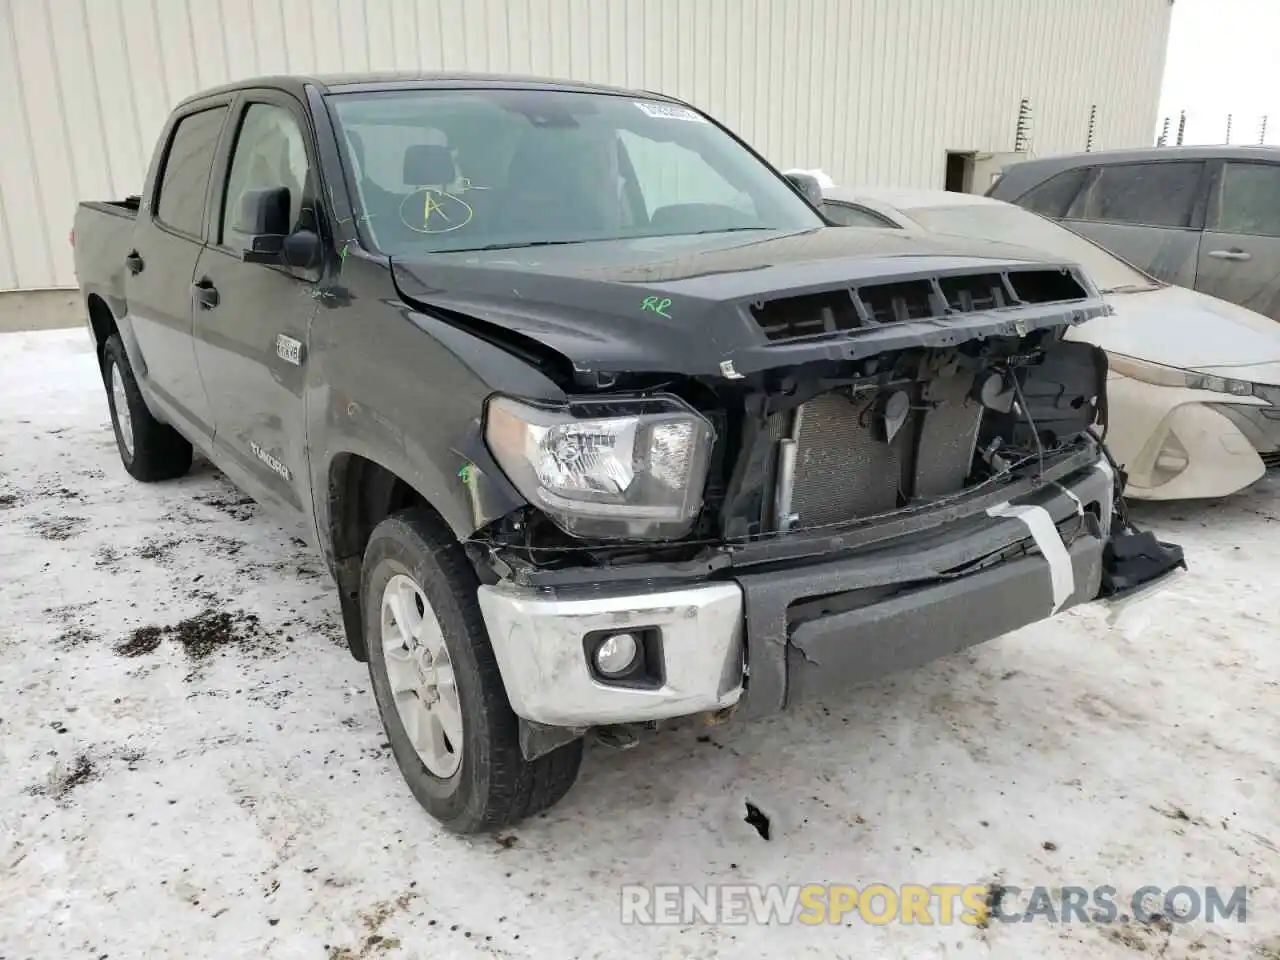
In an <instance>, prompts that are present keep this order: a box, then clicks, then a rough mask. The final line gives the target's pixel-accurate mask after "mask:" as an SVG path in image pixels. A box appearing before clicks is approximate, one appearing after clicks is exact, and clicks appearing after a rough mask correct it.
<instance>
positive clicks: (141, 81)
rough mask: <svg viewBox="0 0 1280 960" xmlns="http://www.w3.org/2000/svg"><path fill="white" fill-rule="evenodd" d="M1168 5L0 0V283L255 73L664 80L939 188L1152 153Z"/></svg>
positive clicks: (832, 159)
mask: <svg viewBox="0 0 1280 960" xmlns="http://www.w3.org/2000/svg"><path fill="white" fill-rule="evenodd" d="M1170 6H1171V5H1170V3H1169V0H1070V2H1069V3H1067V2H1061V0H1058V2H1050V0H805V2H797V0H58V2H56V3H55V2H48V0H0V145H2V147H0V290H4V289H14V288H38V287H50V286H71V285H74V283H75V278H74V275H73V272H72V262H71V250H70V248H69V246H68V244H67V240H66V237H67V231H68V229H69V228H70V226H71V219H72V215H73V212H74V207H75V202H76V201H77V200H79V199H82V198H92V199H103V198H115V197H122V196H124V195H126V194H129V193H137V192H138V191H139V189H140V188H141V185H142V179H143V176H144V174H145V170H146V165H147V162H148V161H149V159H150V155H151V150H152V147H153V141H154V138H155V136H156V134H157V132H158V131H159V130H160V128H161V126H162V125H163V123H164V120H165V117H166V116H167V114H168V112H169V109H170V107H171V105H172V104H174V103H175V102H177V101H178V100H180V99H182V98H183V97H185V96H188V95H189V94H191V93H194V92H196V91H198V90H200V89H202V88H205V87H210V86H214V85H216V84H220V83H225V82H227V81H228V80H232V79H237V78H241V77H247V76H253V75H255V74H270V73H285V72H294V73H305V72H308V71H326V72H335V71H362V70H370V69H408V70H418V69H422V70H435V69H445V70H450V69H453V70H459V69H466V70H479V71H495V72H513V73H533V74H543V75H551V76H562V77H572V78H578V79H589V80H597V81H604V82H607V83H614V84H620V85H624V86H634V87H642V88H647V89H652V90H660V91H662V92H664V93H670V94H674V95H676V96H680V97H683V98H685V99H688V100H690V101H692V102H693V103H696V104H697V105H698V106H700V107H702V108H703V109H705V110H707V111H708V112H710V113H712V114H714V115H715V116H717V117H718V118H720V119H721V120H723V121H724V122H726V123H727V124H728V125H729V126H730V127H732V128H733V129H734V130H736V131H737V132H738V133H739V134H741V135H742V136H743V137H744V138H746V139H747V140H748V141H749V142H751V143H752V144H753V145H754V146H755V147H756V148H757V149H759V150H760V151H761V152H762V153H763V154H764V155H765V156H767V157H768V158H769V159H770V160H772V161H773V162H774V163H776V164H778V165H780V166H784V167H786V166H793V165H795V166H803V167H821V168H823V169H824V170H826V171H828V172H829V173H831V174H832V175H833V176H834V177H835V178H836V179H837V180H838V181H840V182H844V183H860V184H867V185H903V186H920V187H928V186H941V185H942V177H943V165H944V155H945V151H947V150H949V149H951V150H977V151H1009V150H1012V149H1013V138H1014V129H1015V123H1016V118H1017V111H1018V102H1019V100H1020V99H1021V98H1022V97H1028V98H1030V100H1031V105H1032V113H1033V123H1032V128H1031V141H1032V146H1033V150H1034V152H1036V153H1038V154H1041V155H1044V154H1051V153H1058V152H1062V151H1067V150H1079V149H1083V148H1084V145H1085V135H1086V130H1087V126H1088V119H1089V107H1090V104H1095V103H1096V104H1097V105H1098V123H1097V129H1096V133H1095V146H1096V148H1097V149H1105V148H1107V147H1120V146H1131V145H1137V144H1144V143H1147V142H1149V141H1150V140H1151V138H1152V132H1153V130H1154V127H1155V123H1156V114H1157V105H1158V98H1159V88H1160V79H1161V74H1162V71H1163V66H1164V54H1165V44H1166V40H1167V37H1168V31H1169V18H1170Z"/></svg>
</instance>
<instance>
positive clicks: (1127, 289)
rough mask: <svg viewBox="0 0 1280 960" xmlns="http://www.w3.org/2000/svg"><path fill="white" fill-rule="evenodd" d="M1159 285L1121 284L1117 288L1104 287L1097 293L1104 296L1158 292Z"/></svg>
mask: <svg viewBox="0 0 1280 960" xmlns="http://www.w3.org/2000/svg"><path fill="white" fill-rule="evenodd" d="M1159 289H1160V285H1159V284H1156V283H1122V284H1121V285H1120V286H1118V287H1104V288H1103V289H1102V290H1099V291H1098V292H1099V293H1101V294H1103V295H1104V296H1105V295H1106V294H1108V293H1144V292H1145V291H1147V290H1159Z"/></svg>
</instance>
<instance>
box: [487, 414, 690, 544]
mask: <svg viewBox="0 0 1280 960" xmlns="http://www.w3.org/2000/svg"><path fill="white" fill-rule="evenodd" d="M485 440H486V442H487V443H488V445H489V450H490V451H491V452H492V453H493V456H494V459H495V460H497V462H498V465H499V466H500V467H502V470H503V472H504V473H506V475H507V478H508V479H509V480H510V481H511V482H512V484H514V485H515V487H516V489H517V490H519V491H520V493H521V494H523V495H524V497H525V498H526V499H528V501H529V502H530V503H532V504H534V505H536V506H538V507H541V508H542V510H543V511H544V512H545V513H546V514H547V515H548V516H549V517H550V518H551V519H552V520H553V521H555V523H556V524H557V525H558V526H559V527H560V528H561V529H562V530H564V531H565V532H566V533H569V534H572V535H574V536H579V537H602V538H605V537H616V538H638V539H650V540H655V539H663V538H675V537H681V536H684V535H685V534H686V533H688V532H689V530H690V529H691V528H692V527H693V522H694V520H695V518H696V517H697V515H698V511H699V510H700V509H701V507H702V488H703V486H704V485H705V483H706V479H707V462H708V460H709V459H710V456H711V449H712V446H713V445H714V443H715V431H714V430H713V429H712V427H711V424H710V423H708V422H707V420H706V419H705V418H704V417H702V416H701V415H699V414H698V413H697V412H695V411H694V410H692V409H690V408H689V407H688V406H686V405H685V404H684V403H682V402H681V401H680V400H677V399H676V398H674V397H655V398H651V399H645V400H637V401H625V402H620V401H605V402H600V401H583V402H580V403H574V404H572V405H571V406H569V407H554V408H553V407H539V406H533V405H531V404H527V403H521V402H520V401H518V400H512V399H510V398H509V397H495V398H494V399H493V400H491V401H490V402H489V409H488V414H487V417H486V421H485Z"/></svg>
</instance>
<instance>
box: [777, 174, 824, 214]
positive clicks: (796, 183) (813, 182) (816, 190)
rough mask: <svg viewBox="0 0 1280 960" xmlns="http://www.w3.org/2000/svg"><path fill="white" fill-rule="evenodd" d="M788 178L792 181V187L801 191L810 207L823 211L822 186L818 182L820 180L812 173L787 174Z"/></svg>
mask: <svg viewBox="0 0 1280 960" xmlns="http://www.w3.org/2000/svg"><path fill="white" fill-rule="evenodd" d="M785 176H786V178H787V179H788V180H790V181H791V185H792V186H793V187H795V188H796V189H797V190H799V191H800V192H801V193H802V194H803V195H804V198H805V199H806V200H808V201H809V204H810V206H812V207H814V208H815V209H817V210H821V209H822V200H823V197H822V184H821V183H819V182H818V178H817V177H815V176H814V175H813V174H811V173H799V172H795V171H793V172H791V173H788V174H785Z"/></svg>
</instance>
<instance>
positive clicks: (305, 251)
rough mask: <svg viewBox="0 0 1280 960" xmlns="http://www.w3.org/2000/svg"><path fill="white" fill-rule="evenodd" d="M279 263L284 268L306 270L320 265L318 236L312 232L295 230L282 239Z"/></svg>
mask: <svg viewBox="0 0 1280 960" xmlns="http://www.w3.org/2000/svg"><path fill="white" fill-rule="evenodd" d="M280 262H281V263H283V264H284V265H285V266H286V267H296V268H298V269H300V270H308V269H310V268H311V267H314V266H317V265H319V263H320V236H319V234H317V233H316V232H315V231H314V230H296V231H294V232H293V233H291V234H289V235H288V236H287V237H285V238H284V249H283V250H282V251H281V253H280Z"/></svg>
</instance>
